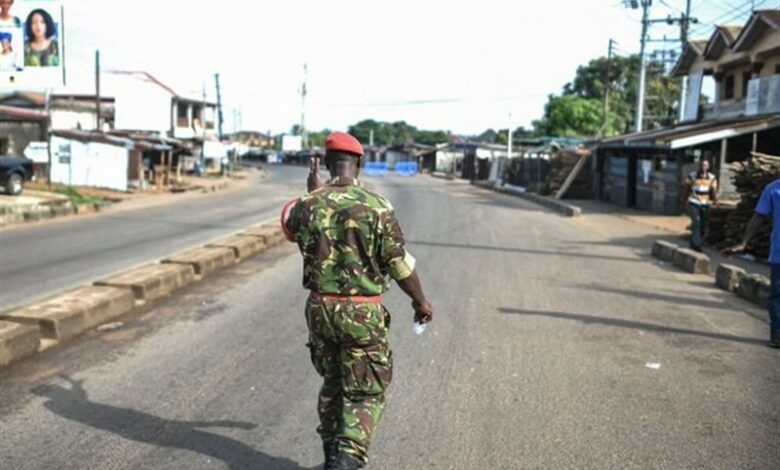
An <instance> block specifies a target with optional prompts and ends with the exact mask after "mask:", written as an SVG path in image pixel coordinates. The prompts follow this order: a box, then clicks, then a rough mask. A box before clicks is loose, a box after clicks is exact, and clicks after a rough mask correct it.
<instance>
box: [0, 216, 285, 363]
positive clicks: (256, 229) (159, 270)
mask: <svg viewBox="0 0 780 470" xmlns="http://www.w3.org/2000/svg"><path fill="white" fill-rule="evenodd" d="M282 241H284V236H283V235H282V231H281V228H280V227H279V226H278V225H277V224H263V225H256V226H252V227H249V228H248V229H247V230H246V231H245V232H242V233H240V234H235V235H232V236H229V237H227V238H224V239H222V240H218V241H216V242H212V243H210V244H208V245H206V246H205V247H201V248H194V249H191V250H188V251H185V252H183V253H179V254H175V255H173V256H170V257H168V258H166V259H164V260H162V261H161V262H160V263H152V264H149V265H146V266H142V267H139V268H133V269H130V270H128V271H125V272H121V273H118V274H115V275H113V276H110V277H108V278H106V279H103V280H99V281H96V282H95V283H94V285H91V286H84V287H79V288H77V289H74V290H71V291H68V292H65V293H63V294H59V295H56V296H54V297H51V298H49V299H46V300H43V301H40V302H36V303H33V304H31V305H27V306H24V307H20V308H17V309H14V310H11V311H9V312H0V367H5V366H7V365H9V364H12V363H15V362H17V361H19V360H20V359H23V358H25V357H28V356H30V355H32V354H34V353H35V352H36V351H42V350H44V349H48V348H49V347H51V346H54V345H59V344H62V343H64V342H66V341H67V340H69V339H72V338H74V337H76V336H78V335H80V334H82V333H85V332H86V331H88V330H90V329H92V328H94V327H96V326H98V325H100V324H103V323H106V322H109V321H111V320H114V319H115V318H117V317H119V316H121V315H124V314H126V313H129V312H131V311H132V310H134V309H135V308H136V307H138V306H140V305H143V304H148V303H151V302H153V301H155V300H158V299H161V298H163V297H165V296H168V295H170V294H172V293H174V292H175V291H176V290H178V289H181V288H183V287H185V286H187V285H190V284H192V283H194V282H197V281H199V280H201V279H203V278H204V277H206V276H207V275H209V274H213V273H215V272H217V271H219V270H221V269H224V268H227V267H230V266H233V265H235V264H236V263H237V262H240V261H244V260H246V259H249V258H250V257H252V256H253V255H256V254H258V253H261V252H263V251H265V250H267V249H268V248H271V247H273V246H276V245H279V244H280V243H282Z"/></svg>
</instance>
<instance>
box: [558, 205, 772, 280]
mask: <svg viewBox="0 0 780 470" xmlns="http://www.w3.org/2000/svg"><path fill="white" fill-rule="evenodd" d="M566 201H567V202H570V203H571V204H574V205H576V206H578V207H580V208H581V209H582V215H583V217H588V218H599V219H606V220H608V219H612V220H614V221H615V222H616V223H617V222H619V223H623V224H625V223H626V222H629V223H631V224H633V225H636V226H640V227H646V228H648V229H651V232H650V238H654V239H658V240H666V241H669V242H672V243H675V244H677V245H679V246H681V247H684V248H687V247H688V240H689V237H690V235H689V231H688V228H687V227H688V225H689V224H690V219H689V218H688V217H687V216H685V215H679V216H669V215H662V214H652V213H648V212H643V211H638V210H634V209H629V208H625V207H620V206H616V205H613V204H607V203H604V202H600V201H594V200H590V199H568V200H566ZM645 242H646V246H645V248H646V250H647V251H648V252H649V251H650V248H651V246H652V240H647V241H645ZM632 245H633V244H632ZM634 246H636V245H634ZM636 247H637V248H639V246H636ZM704 253H705V254H706V255H707V256H709V257H710V271H711V272H712V273H713V274H714V272H715V270H716V269H717V267H718V265H719V264H721V263H725V264H732V265H734V266H738V267H740V268H742V269H744V270H745V271H746V272H747V273H748V274H761V275H763V276H769V274H770V273H769V265H768V264H765V263H761V262H757V261H752V260H750V259H746V258H742V257H731V256H724V255H723V254H722V253H721V252H720V251H719V250H717V249H715V248H712V247H705V248H704Z"/></svg>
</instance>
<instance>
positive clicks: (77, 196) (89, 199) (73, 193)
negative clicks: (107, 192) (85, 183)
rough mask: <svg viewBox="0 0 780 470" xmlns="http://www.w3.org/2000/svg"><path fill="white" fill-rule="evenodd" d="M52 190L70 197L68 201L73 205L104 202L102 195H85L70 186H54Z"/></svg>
mask: <svg viewBox="0 0 780 470" xmlns="http://www.w3.org/2000/svg"><path fill="white" fill-rule="evenodd" d="M54 192H55V193H57V194H62V195H63V196H66V197H67V198H68V199H70V203H71V204H73V205H82V204H100V203H102V202H104V199H103V198H102V197H95V196H87V195H84V194H81V193H80V192H78V191H77V190H76V188H74V187H72V186H63V187H60V188H55V189H54Z"/></svg>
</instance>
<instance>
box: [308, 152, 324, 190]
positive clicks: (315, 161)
mask: <svg viewBox="0 0 780 470" xmlns="http://www.w3.org/2000/svg"><path fill="white" fill-rule="evenodd" d="M321 187H322V177H321V176H320V159H319V157H318V156H316V155H311V156H310V157H309V178H308V179H307V180H306V188H307V189H308V190H309V192H312V191H316V190H318V189H320V188H321Z"/></svg>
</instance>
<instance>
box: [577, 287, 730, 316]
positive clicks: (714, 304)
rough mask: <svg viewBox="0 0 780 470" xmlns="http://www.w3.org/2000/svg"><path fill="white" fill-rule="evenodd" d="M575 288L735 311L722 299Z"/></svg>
mask: <svg viewBox="0 0 780 470" xmlns="http://www.w3.org/2000/svg"><path fill="white" fill-rule="evenodd" d="M706 285H707V287H709V288H710V289H711V288H712V284H709V283H708V284H706ZM574 287H576V288H579V289H582V290H585V291H598V292H604V293H607V294H617V295H620V296H629V297H636V298H638V299H643V300H651V301H662V302H669V303H672V304H676V305H698V306H700V307H704V308H708V309H721V310H728V311H731V310H733V309H734V307H733V306H729V305H727V304H725V303H724V302H723V300H721V299H718V300H707V299H700V298H693V297H688V296H681V295H671V294H659V293H657V292H643V291H639V290H636V289H619V288H616V287H606V286H599V285H593V284H579V285H575V286H574ZM711 290H712V289H711ZM729 296H730V297H733V295H732V294H730V293H729Z"/></svg>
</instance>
